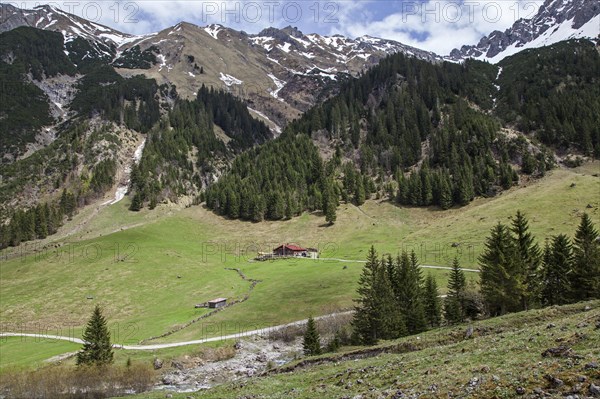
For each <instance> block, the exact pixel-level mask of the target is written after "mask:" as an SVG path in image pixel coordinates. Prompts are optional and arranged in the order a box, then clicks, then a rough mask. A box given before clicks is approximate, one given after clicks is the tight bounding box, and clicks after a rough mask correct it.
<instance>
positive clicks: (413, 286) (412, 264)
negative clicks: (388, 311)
mask: <svg viewBox="0 0 600 399" xmlns="http://www.w3.org/2000/svg"><path fill="white" fill-rule="evenodd" d="M397 267H398V271H397V273H396V278H397V279H398V282H397V287H398V288H397V289H398V298H397V300H398V306H399V307H400V310H401V312H402V314H403V316H404V321H405V323H406V329H407V331H408V333H409V334H417V333H419V332H421V331H424V330H425V328H426V324H427V322H426V319H425V308H424V306H423V276H422V274H421V269H420V268H419V264H418V260H417V256H416V255H415V253H414V251H413V252H411V254H410V256H409V255H408V253H407V252H403V254H402V256H401V257H400V258H399V260H398V264H397Z"/></svg>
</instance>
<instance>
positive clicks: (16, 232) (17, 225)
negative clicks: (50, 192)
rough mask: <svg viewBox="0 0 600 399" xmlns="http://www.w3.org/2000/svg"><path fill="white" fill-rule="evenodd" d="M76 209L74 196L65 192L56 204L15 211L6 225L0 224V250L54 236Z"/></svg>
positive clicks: (39, 205) (45, 204)
mask: <svg viewBox="0 0 600 399" xmlns="http://www.w3.org/2000/svg"><path fill="white" fill-rule="evenodd" d="M76 208H77V204H76V200H75V196H74V195H73V194H71V193H69V192H67V191H66V190H65V191H63V194H62V197H61V199H60V201H59V202H58V203H57V204H49V203H44V204H38V205H37V206H35V207H33V208H30V209H28V210H23V209H19V210H17V211H15V212H14V213H13V214H12V216H11V217H10V222H9V223H8V224H0V249H4V248H6V247H9V246H11V247H16V246H18V245H19V244H21V243H23V242H27V241H32V240H35V239H40V238H46V237H48V236H50V235H53V234H55V233H56V231H57V230H58V228H59V227H60V226H62V224H63V222H64V218H65V216H72V215H73V213H74V212H75V210H76Z"/></svg>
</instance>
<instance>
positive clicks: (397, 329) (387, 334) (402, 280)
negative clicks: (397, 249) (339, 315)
mask: <svg viewBox="0 0 600 399" xmlns="http://www.w3.org/2000/svg"><path fill="white" fill-rule="evenodd" d="M418 263H419V262H418V259H417V257H416V255H415V253H414V252H412V253H411V254H408V253H407V252H403V253H402V254H401V255H399V256H398V257H397V258H396V259H392V257H391V256H389V255H388V256H387V257H386V256H384V257H382V258H379V257H378V255H377V253H376V251H375V248H373V247H371V249H370V250H369V254H368V256H367V263H366V265H365V267H364V268H363V272H362V274H361V276H360V278H359V282H358V285H359V287H358V291H357V292H358V299H357V300H356V306H355V313H354V319H353V321H352V326H353V328H354V338H355V340H356V341H357V343H361V344H365V345H372V344H375V343H377V341H378V340H380V339H393V338H397V337H400V336H404V335H408V334H416V333H419V332H422V331H425V330H426V329H427V328H429V327H435V326H438V325H439V324H440V322H441V306H440V303H439V298H438V297H439V293H438V291H437V286H436V284H435V280H433V278H432V277H431V276H428V277H427V279H426V280H424V279H423V276H422V273H421V269H420V268H419V264H418Z"/></svg>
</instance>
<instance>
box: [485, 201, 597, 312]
mask: <svg viewBox="0 0 600 399" xmlns="http://www.w3.org/2000/svg"><path fill="white" fill-rule="evenodd" d="M479 261H480V265H481V291H482V294H483V296H484V298H485V300H486V302H487V305H488V307H489V310H490V312H491V314H492V315H501V314H504V313H507V312H517V311H521V310H527V309H530V308H532V307H534V306H540V305H558V304H565V303H571V302H576V301H579V300H589V299H594V298H600V241H599V239H598V231H597V230H596V229H595V228H594V226H593V224H592V222H591V219H590V217H589V216H588V215H587V214H584V215H583V216H582V218H581V223H580V225H579V228H578V229H577V232H576V234H575V240H574V243H572V242H571V240H570V239H569V237H567V236H566V235H564V234H559V235H557V236H555V237H554V238H553V239H552V241H551V242H547V243H546V245H545V249H544V251H543V253H542V251H541V250H540V248H539V246H538V245H537V244H536V242H535V239H534V237H533V236H532V234H531V233H530V232H529V226H528V222H527V219H526V218H525V217H524V216H523V214H522V213H520V212H517V214H516V216H515V217H514V218H513V220H512V223H511V225H510V226H505V225H503V224H500V223H499V224H498V225H496V226H495V227H494V228H493V229H492V231H491V235H490V236H489V237H488V238H487V240H486V248H485V251H484V253H483V254H482V255H481V257H480V260H479Z"/></svg>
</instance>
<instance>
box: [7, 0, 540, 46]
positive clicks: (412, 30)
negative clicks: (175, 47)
mask: <svg viewBox="0 0 600 399" xmlns="http://www.w3.org/2000/svg"><path fill="white" fill-rule="evenodd" d="M2 2H4V3H11V4H13V5H16V6H19V7H21V8H32V7H33V6H35V5H37V4H52V5H54V6H56V7H58V8H60V9H62V10H64V11H68V12H71V13H73V14H76V15H78V16H80V17H83V18H86V19H90V20H92V21H94V22H99V23H103V24H105V25H108V26H110V27H113V28H116V29H119V30H121V31H123V32H126V33H132V34H144V33H150V32H155V31H158V30H161V29H165V28H168V27H170V26H172V25H174V24H176V23H177V22H180V21H186V22H191V23H194V24H197V25H200V26H204V25H208V24H211V23H219V24H222V25H225V26H229V27H231V28H234V29H237V30H245V31H246V32H248V33H258V32H259V31H261V30H262V29H264V28H266V27H268V26H275V27H279V28H282V27H285V26H288V25H291V26H296V27H298V28H299V29H300V30H302V31H303V32H304V33H319V34H323V35H331V34H342V35H346V36H350V37H358V36H362V35H371V36H376V37H383V38H386V39H393V40H398V41H400V42H403V43H406V44H409V45H412V46H415V47H419V48H423V49H426V50H430V51H435V52H437V53H439V54H442V55H443V54H447V53H449V52H450V51H451V50H452V49H453V48H455V47H459V46H461V45H463V44H474V43H477V42H478V41H479V39H480V38H481V37H482V36H484V35H487V34H489V33H490V32H492V31H493V30H501V31H503V30H505V29H506V28H508V27H510V26H511V25H512V24H513V23H514V22H515V21H516V20H517V19H519V18H528V17H531V16H532V15H533V14H534V13H535V12H536V11H537V9H538V7H539V6H540V5H541V4H542V2H541V1H539V0H415V1H413V0H411V1H408V0H397V1H394V0H364V1H322V0H308V1H291V0H259V1H258V0H257V1H254V0H247V1H235V0H226V1H196V0H172V1H163V0H142V1H126V0H111V1H69V0H66V1H54V2H50V1H41V2H33V1H2Z"/></svg>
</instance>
